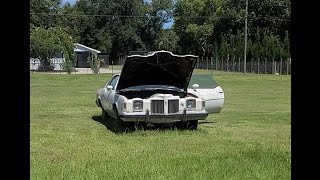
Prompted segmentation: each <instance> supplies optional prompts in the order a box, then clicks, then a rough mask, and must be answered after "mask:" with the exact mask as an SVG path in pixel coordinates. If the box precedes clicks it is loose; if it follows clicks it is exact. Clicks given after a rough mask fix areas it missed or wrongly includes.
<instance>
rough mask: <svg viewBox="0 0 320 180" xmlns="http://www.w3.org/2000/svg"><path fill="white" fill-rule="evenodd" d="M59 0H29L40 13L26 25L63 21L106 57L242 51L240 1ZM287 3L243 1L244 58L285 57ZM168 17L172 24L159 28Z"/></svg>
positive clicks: (75, 35)
mask: <svg viewBox="0 0 320 180" xmlns="http://www.w3.org/2000/svg"><path fill="white" fill-rule="evenodd" d="M60 2H61V0H43V1H40V0H31V2H30V12H31V13H44V14H32V15H31V16H30V25H31V29H34V28H36V27H42V28H44V29H48V28H49V27H58V26H61V27H64V29H65V30H66V31H67V33H68V34H69V35H71V36H72V37H73V39H74V41H75V42H78V43H81V44H85V45H86V46H89V47H93V48H95V49H99V50H100V51H101V52H102V53H103V54H109V55H110V60H111V61H116V60H117V59H118V58H119V57H122V56H123V55H124V54H127V53H128V51H132V50H146V51H155V50H158V49H168V50H169V49H170V51H175V52H176V53H179V54H195V55H199V56H213V55H214V54H215V53H217V54H218V53H219V54H221V55H222V56H224V57H226V56H228V54H229V56H232V57H243V53H244V20H245V18H244V17H245V3H244V1H239V0H152V1H148V2H144V1H143V0H132V1H125V0H121V1H118V0H78V1H77V2H76V4H75V5H74V6H70V5H65V6H63V7H60V6H59V4H60ZM290 5H291V2H290V1H289V0H252V1H250V2H249V7H248V40H250V41H251V44H250V46H249V44H248V56H247V57H248V58H249V59H251V58H263V57H267V58H269V59H270V58H276V59H277V58H280V57H290V41H289V39H290V38H289V37H290V29H289V21H288V19H290V12H291V8H290ZM48 14H65V15H62V16H54V15H48ZM95 15H106V16H95ZM111 15H113V16H111ZM172 17H173V18H174V25H173V28H172V29H171V30H170V31H168V30H165V29H163V25H164V24H165V23H167V22H169V21H170V19H171V18H172ZM215 44H216V45H215ZM215 46H217V47H218V49H219V51H221V52H217V47H215ZM279 48H280V49H279Z"/></svg>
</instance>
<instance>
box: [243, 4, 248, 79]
mask: <svg viewBox="0 0 320 180" xmlns="http://www.w3.org/2000/svg"><path fill="white" fill-rule="evenodd" d="M245 16H246V19H245V23H244V58H243V74H246V71H247V70H246V67H247V38H248V37H247V36H248V35H247V32H248V30H247V29H248V22H247V21H248V0H246V15H245Z"/></svg>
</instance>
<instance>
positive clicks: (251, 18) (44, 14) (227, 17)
mask: <svg viewBox="0 0 320 180" xmlns="http://www.w3.org/2000/svg"><path fill="white" fill-rule="evenodd" d="M30 15H43V16H74V17H77V16H82V17H112V18H115V17H118V18H151V17H158V16H150V15H140V16H137V15H110V14H57V13H55V14H54V13H30ZM175 18H188V19H208V18H213V19H229V18H235V17H230V16H175ZM239 19H245V17H241V18H239ZM248 19H250V20H257V19H265V20H279V21H291V20H290V19H283V18H277V17H248Z"/></svg>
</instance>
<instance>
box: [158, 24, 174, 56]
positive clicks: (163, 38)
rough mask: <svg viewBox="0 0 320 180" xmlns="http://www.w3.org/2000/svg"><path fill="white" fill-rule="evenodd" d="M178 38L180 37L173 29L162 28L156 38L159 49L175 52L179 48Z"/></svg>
mask: <svg viewBox="0 0 320 180" xmlns="http://www.w3.org/2000/svg"><path fill="white" fill-rule="evenodd" d="M178 38H179V37H178V36H177V34H176V33H175V32H174V31H173V30H171V29H168V30H162V31H161V32H160V33H159V35H158V37H157V39H156V40H155V44H156V45H157V50H167V51H171V52H175V51H176V48H177V42H178Z"/></svg>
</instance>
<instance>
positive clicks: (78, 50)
mask: <svg viewBox="0 0 320 180" xmlns="http://www.w3.org/2000/svg"><path fill="white" fill-rule="evenodd" d="M74 52H75V54H76V56H75V58H76V59H75V67H76V68H89V67H90V65H89V64H88V62H87V61H88V59H87V58H88V57H89V54H90V53H96V54H97V55H98V58H99V59H103V60H104V62H105V63H104V65H108V64H109V55H103V54H100V53H101V51H99V50H96V49H93V48H90V47H88V46H85V45H83V44H80V43H75V44H74ZM63 61H64V57H63V54H62V53H59V54H57V55H56V56H55V57H53V58H51V64H52V66H53V67H54V70H61V63H62V62H63ZM102 65H103V64H102ZM39 66H40V61H39V59H38V58H30V70H37V69H38V68H39Z"/></svg>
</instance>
